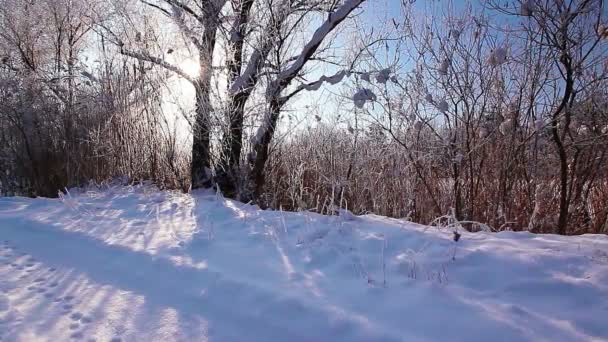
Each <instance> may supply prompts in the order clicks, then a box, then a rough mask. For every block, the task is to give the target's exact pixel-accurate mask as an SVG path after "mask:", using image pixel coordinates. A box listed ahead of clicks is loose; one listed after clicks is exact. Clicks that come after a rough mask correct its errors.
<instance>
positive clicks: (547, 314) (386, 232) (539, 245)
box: [0, 186, 608, 341]
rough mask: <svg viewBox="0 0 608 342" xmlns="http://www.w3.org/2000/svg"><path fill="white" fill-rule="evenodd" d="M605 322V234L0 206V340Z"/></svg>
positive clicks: (165, 202) (108, 199)
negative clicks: (457, 230)
mask: <svg viewBox="0 0 608 342" xmlns="http://www.w3.org/2000/svg"><path fill="white" fill-rule="evenodd" d="M606 317H608V237H606V236H599V235H583V236H578V237H562V236H555V235H534V234H529V233H511V232H503V233H466V232H464V233H463V234H462V237H461V238H460V240H459V241H458V242H455V241H454V240H453V234H452V232H451V231H441V230H439V229H437V228H433V227H426V226H421V225H417V224H413V223H409V222H404V221H400V220H395V219H388V218H383V217H379V216H374V215H367V216H352V215H344V216H341V217H340V216H334V217H327V216H321V215H317V214H314V213H306V212H303V213H284V212H277V211H262V210H259V209H258V208H256V207H253V206H249V205H244V204H241V203H238V202H234V201H230V200H226V199H223V198H221V197H218V196H216V195H215V194H212V193H208V192H199V193H194V194H193V195H184V194H179V193H170V192H160V191H157V190H155V189H153V188H151V187H147V186H135V187H112V188H108V189H103V190H93V191H82V192H80V193H79V194H72V195H70V196H66V197H64V198H63V199H57V200H49V199H26V198H1V199H0V341H64V340H70V339H77V340H96V341H205V340H210V341H447V340H449V341H487V340H501V341H503V340H504V341H542V340H546V341H593V340H608V321H607V319H606Z"/></svg>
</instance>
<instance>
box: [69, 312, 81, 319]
mask: <svg viewBox="0 0 608 342" xmlns="http://www.w3.org/2000/svg"><path fill="white" fill-rule="evenodd" d="M82 317H83V315H82V314H81V313H80V312H74V313H73V314H71V315H70V319H71V320H72V321H79V320H80V319H81V318H82Z"/></svg>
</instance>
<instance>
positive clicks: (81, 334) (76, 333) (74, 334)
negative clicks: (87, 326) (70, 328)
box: [70, 331, 84, 339]
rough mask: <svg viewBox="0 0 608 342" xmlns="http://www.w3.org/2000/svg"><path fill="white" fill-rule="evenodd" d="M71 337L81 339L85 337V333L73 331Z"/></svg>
mask: <svg viewBox="0 0 608 342" xmlns="http://www.w3.org/2000/svg"><path fill="white" fill-rule="evenodd" d="M70 337H71V338H73V339H81V338H83V337H84V334H83V333H82V331H77V332H75V333H72V335H70Z"/></svg>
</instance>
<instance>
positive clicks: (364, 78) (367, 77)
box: [361, 72, 370, 82]
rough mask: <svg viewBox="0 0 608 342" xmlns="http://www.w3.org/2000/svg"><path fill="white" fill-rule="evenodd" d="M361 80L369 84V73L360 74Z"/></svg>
mask: <svg viewBox="0 0 608 342" xmlns="http://www.w3.org/2000/svg"><path fill="white" fill-rule="evenodd" d="M361 79H362V80H364V81H366V82H370V78H369V73H368V72H364V73H362V74H361Z"/></svg>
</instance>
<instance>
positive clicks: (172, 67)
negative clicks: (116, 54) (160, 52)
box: [120, 46, 196, 85]
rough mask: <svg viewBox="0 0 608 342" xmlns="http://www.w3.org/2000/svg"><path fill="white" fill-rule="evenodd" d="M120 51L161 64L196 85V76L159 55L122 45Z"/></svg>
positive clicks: (141, 59) (142, 59)
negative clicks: (151, 54) (147, 53)
mask: <svg viewBox="0 0 608 342" xmlns="http://www.w3.org/2000/svg"><path fill="white" fill-rule="evenodd" d="M120 53H121V54H123V55H125V56H129V57H132V58H135V59H138V60H140V61H146V62H150V63H153V64H156V65H158V66H161V67H163V68H165V69H167V70H169V71H172V72H174V73H175V74H177V75H179V76H180V77H182V78H184V79H185V80H187V81H188V82H190V83H192V84H194V85H196V80H195V79H194V78H192V77H191V76H190V75H188V74H187V73H186V72H185V71H184V70H182V69H181V68H179V67H177V66H175V65H173V64H171V63H169V62H167V61H165V60H164V59H161V58H158V57H154V56H150V55H146V54H143V53H138V52H135V51H127V50H125V49H123V47H122V46H121V47H120Z"/></svg>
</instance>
